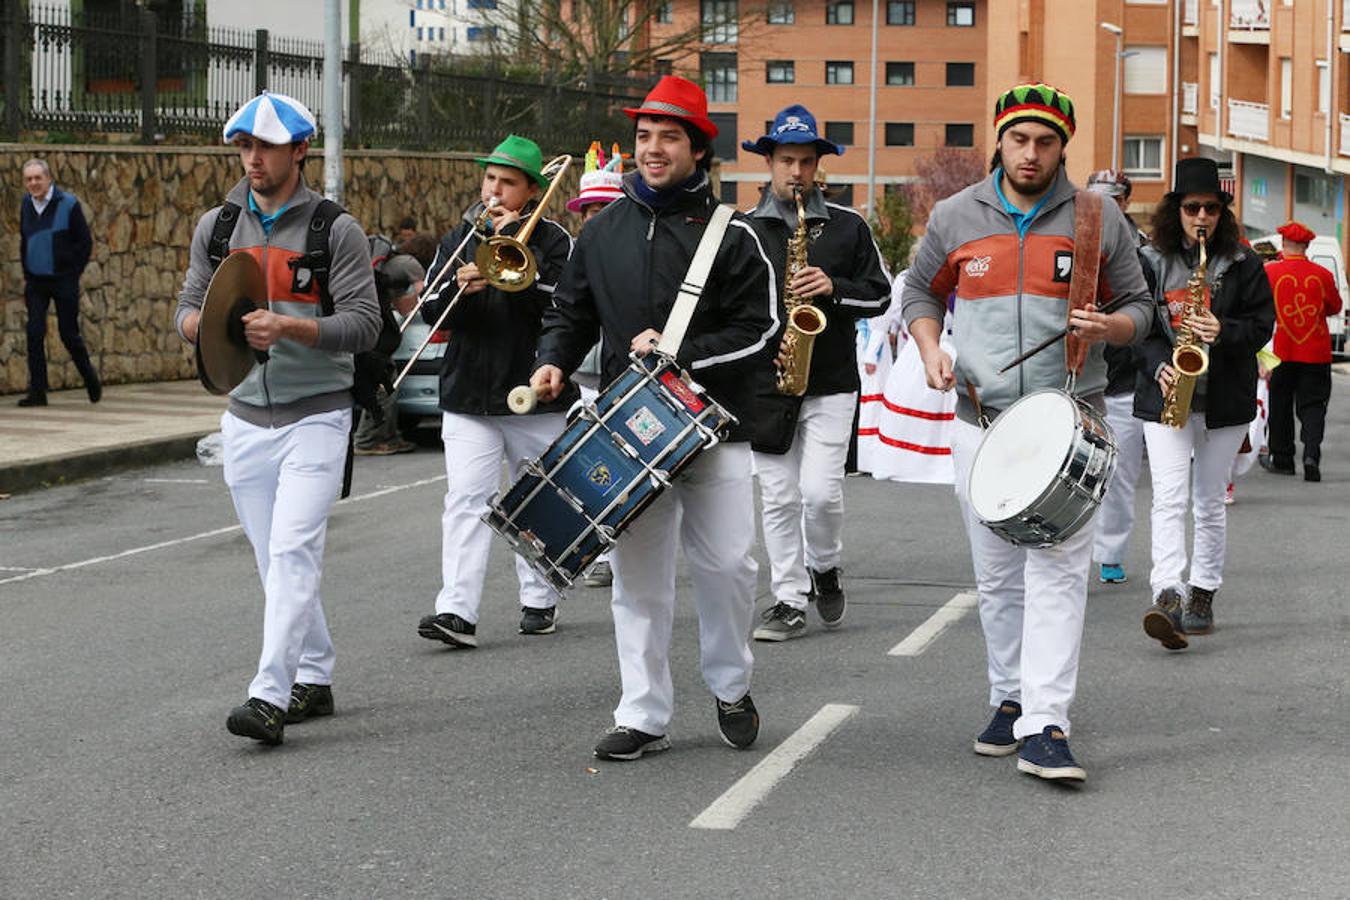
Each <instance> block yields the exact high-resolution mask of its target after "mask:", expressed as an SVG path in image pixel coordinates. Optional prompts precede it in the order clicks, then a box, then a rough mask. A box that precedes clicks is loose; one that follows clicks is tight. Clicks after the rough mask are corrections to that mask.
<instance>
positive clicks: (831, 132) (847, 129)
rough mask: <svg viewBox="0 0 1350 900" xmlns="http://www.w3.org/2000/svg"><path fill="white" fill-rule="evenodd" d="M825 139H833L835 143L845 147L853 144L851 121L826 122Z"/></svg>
mask: <svg viewBox="0 0 1350 900" xmlns="http://www.w3.org/2000/svg"><path fill="white" fill-rule="evenodd" d="M825 140H827V141H834V142H835V143H836V144H842V145H844V146H845V147H849V146H852V144H853V123H852V122H826V123H825Z"/></svg>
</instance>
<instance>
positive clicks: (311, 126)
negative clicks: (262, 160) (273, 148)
mask: <svg viewBox="0 0 1350 900" xmlns="http://www.w3.org/2000/svg"><path fill="white" fill-rule="evenodd" d="M316 127H317V123H316V122H315V120H314V113H312V112H310V111H309V110H308V109H307V108H306V107H305V104H303V103H301V102H300V101H299V100H296V99H295V98H294V97H287V96H286V95H285V94H274V93H272V92H271V91H263V92H262V93H261V94H259V95H258V96H256V97H254V98H253V99H252V100H250V101H248V102H247V103H245V104H244V105H243V106H241V107H239V109H238V110H236V111H235V114H234V115H232V116H230V119H229V121H228V122H226V123H225V143H227V144H228V143H229V142H230V141H232V140H234V137H235V135H239V134H251V135H253V136H254V137H255V138H257V139H258V140H260V141H266V142H267V143H269V144H294V143H295V142H296V141H303V140H305V139H306V138H308V137H310V136H311V135H313V134H314V131H315V128H316Z"/></svg>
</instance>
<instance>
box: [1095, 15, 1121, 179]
mask: <svg viewBox="0 0 1350 900" xmlns="http://www.w3.org/2000/svg"><path fill="white" fill-rule="evenodd" d="M1098 24H1099V25H1101V27H1102V28H1103V29H1104V30H1106V31H1109V32H1111V33H1112V34H1114V35H1115V36H1116V87H1115V90H1114V91H1113V92H1112V94H1113V97H1112V101H1113V110H1112V113H1111V168H1112V169H1113V170H1116V169H1118V167H1117V165H1116V163H1117V162H1118V161H1119V159H1120V66H1121V60H1122V59H1124V54H1122V53H1121V48H1120V41H1121V39H1122V38H1123V37H1124V35H1125V29H1123V28H1121V27H1120V26H1119V25H1113V24H1111V23H1110V22H1099V23H1098Z"/></svg>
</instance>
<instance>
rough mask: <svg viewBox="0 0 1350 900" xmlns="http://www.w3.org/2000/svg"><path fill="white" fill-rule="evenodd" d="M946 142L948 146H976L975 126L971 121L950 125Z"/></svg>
mask: <svg viewBox="0 0 1350 900" xmlns="http://www.w3.org/2000/svg"><path fill="white" fill-rule="evenodd" d="M946 144H947V146H948V147H974V146H975V126H974V125H971V124H969V123H966V124H961V125H948V126H947V140H946Z"/></svg>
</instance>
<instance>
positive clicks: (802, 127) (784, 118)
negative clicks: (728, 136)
mask: <svg viewBox="0 0 1350 900" xmlns="http://www.w3.org/2000/svg"><path fill="white" fill-rule="evenodd" d="M779 144H815V145H816V152H817V153H819V154H820V155H821V156H825V155H826V154H828V153H833V154H834V155H835V156H843V155H844V148H843V147H841V146H839V145H838V144H836V143H834V142H833V141H827V140H825V139H824V138H823V137H821V136H820V134H819V133H818V132H817V131H816V117H815V116H813V115H811V111H810V110H808V109H807V108H806V107H805V106H802V105H800V104H798V103H794V104H792V105H791V106H789V107H788V108H787V109H784V110H783V111H782V112H780V113H779V114H778V115H777V116H775V117H774V120H773V128H771V129H769V133H768V134H766V135H764V136H763V137H762V138H760V139H759V140H757V141H741V147H742V149H745V150H749V151H750V152H751V153H758V154H759V155H760V156H769V155H770V154H772V153H773V148H774V147H776V146H778V145H779Z"/></svg>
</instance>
